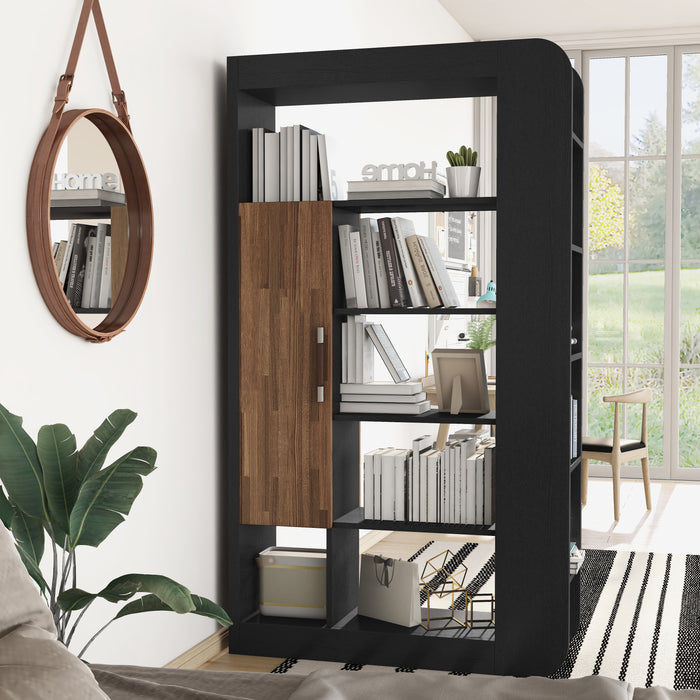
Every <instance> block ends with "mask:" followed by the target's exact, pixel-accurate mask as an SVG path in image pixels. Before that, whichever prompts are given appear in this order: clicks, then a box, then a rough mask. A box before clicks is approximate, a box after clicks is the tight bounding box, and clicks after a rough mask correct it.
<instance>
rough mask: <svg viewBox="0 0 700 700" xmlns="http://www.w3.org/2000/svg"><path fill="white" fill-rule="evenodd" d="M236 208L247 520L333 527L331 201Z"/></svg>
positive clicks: (243, 501) (243, 499)
mask: <svg viewBox="0 0 700 700" xmlns="http://www.w3.org/2000/svg"><path fill="white" fill-rule="evenodd" d="M239 212H240V256H239V267H240V299H239V309H240V315H239V329H240V354H239V369H240V384H239V386H240V436H241V439H240V503H241V506H240V517H241V523H245V524H251V525H289V526H297V527H324V528H328V527H331V524H332V523H331V521H332V512H333V509H332V474H331V470H332V447H333V446H332V396H331V382H330V367H331V359H330V358H331V348H332V337H331V334H332V326H333V324H332V317H333V299H332V297H333V295H332V270H333V252H332V251H333V247H332V230H333V221H332V205H331V204H330V202H279V203H277V202H274V203H265V204H257V203H256V204H247V203H246V204H241V205H240V209H239ZM318 328H323V330H324V341H325V342H324V346H325V348H324V353H323V359H322V360H320V362H321V363H322V365H323V370H324V372H323V375H324V378H325V382H324V383H325V386H324V400H323V402H319V401H318V398H317V386H318V364H319V359H318V358H319V353H318V348H317V329H318Z"/></svg>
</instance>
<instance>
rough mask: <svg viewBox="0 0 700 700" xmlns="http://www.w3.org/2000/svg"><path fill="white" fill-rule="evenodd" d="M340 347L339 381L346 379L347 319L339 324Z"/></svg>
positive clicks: (345, 380)
mask: <svg viewBox="0 0 700 700" xmlns="http://www.w3.org/2000/svg"><path fill="white" fill-rule="evenodd" d="M340 347H341V365H340V377H341V379H340V381H341V382H347V381H348V321H343V323H342V324H341V326H340Z"/></svg>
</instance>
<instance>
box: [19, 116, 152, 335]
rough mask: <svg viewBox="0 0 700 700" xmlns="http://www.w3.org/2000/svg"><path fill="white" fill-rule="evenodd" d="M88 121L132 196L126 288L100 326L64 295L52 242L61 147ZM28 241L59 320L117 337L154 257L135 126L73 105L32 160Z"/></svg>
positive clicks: (77, 330) (74, 328)
mask: <svg viewBox="0 0 700 700" xmlns="http://www.w3.org/2000/svg"><path fill="white" fill-rule="evenodd" d="M79 119H88V120H89V121H90V122H92V124H94V125H95V126H96V127H97V128H98V129H99V130H100V132H101V133H102V135H103V136H104V138H105V140H106V141H107V143H108V144H109V146H110V148H111V149H112V152H113V153H114V157H115V159H116V161H117V165H118V167H119V171H120V173H121V176H122V181H123V183H124V193H125V195H126V207H127V220H128V227H129V243H128V249H127V258H126V267H125V270H124V278H123V281H122V285H121V288H120V290H119V292H118V294H117V295H116V297H115V298H114V300H113V302H112V308H111V310H110V311H109V313H108V314H107V316H106V317H105V318H104V320H103V321H102V322H101V323H99V324H98V325H97V326H96V327H95V328H90V326H88V325H86V324H85V323H83V322H82V321H81V320H80V318H78V316H77V314H76V313H75V311H73V308H72V307H71V305H70V304H69V302H68V299H67V298H66V295H65V294H64V293H63V289H62V285H61V283H60V281H59V277H58V272H57V270H56V265H55V263H54V259H53V252H52V245H51V188H52V183H53V173H54V169H55V167H56V160H57V158H58V154H59V151H60V149H61V146H62V144H63V141H64V140H65V138H66V136H67V135H68V131H69V130H70V128H71V127H72V126H73V125H74V124H75V123H76V122H77V121H78V120H79ZM27 239H28V243H29V254H30V257H31V261H32V267H33V269H34V276H35V277H36V281H37V284H38V286H39V290H40V292H41V295H42V297H43V298H44V301H45V302H46V305H47V306H48V307H49V310H50V311H51V313H52V314H53V316H54V318H55V319H56V320H57V321H58V322H59V323H60V324H61V325H62V326H63V327H64V328H65V329H66V330H67V331H70V332H71V333H74V334H75V335H78V336H80V337H81V338H85V339H86V340H89V341H91V342H95V343H101V342H104V341H107V340H111V339H112V338H113V337H114V336H115V335H117V334H118V333H121V332H122V331H123V330H124V329H125V328H126V326H127V325H128V324H129V322H130V321H131V319H132V318H133V317H134V315H135V314H136V312H137V310H138V308H139V306H140V305H141V301H142V299H143V296H144V294H145V291H146V286H147V284H148V277H149V273H150V269H151V258H152V255H153V208H152V204H151V192H150V187H149V185H148V178H147V176H146V169H145V167H144V164H143V160H142V159H141V155H140V153H139V151H138V148H137V147H136V143H135V141H134V139H133V137H132V135H131V132H130V131H129V129H128V128H127V127H126V126H125V125H124V123H123V122H122V121H121V120H120V119H119V118H118V117H116V116H115V115H114V114H112V113H111V112H108V111H106V110H103V109H71V110H68V111H66V112H64V113H63V114H62V115H61V119H60V122H59V124H58V129H57V130H54V129H52V128H49V129H47V130H46V132H45V133H44V135H43V137H42V139H41V141H40V142H39V146H38V148H37V151H36V154H35V156H34V161H33V163H32V168H31V172H30V175H29V188H28V191H27Z"/></svg>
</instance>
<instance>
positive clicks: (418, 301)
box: [391, 216, 428, 306]
mask: <svg viewBox="0 0 700 700" xmlns="http://www.w3.org/2000/svg"><path fill="white" fill-rule="evenodd" d="M391 228H392V230H393V232H394V240H395V241H396V251H397V253H398V256H399V260H400V261H401V268H402V269H403V273H404V278H405V280H406V287H407V288H408V295H409V297H410V298H411V306H427V305H428V302H427V301H426V300H425V295H424V294H423V289H422V287H421V286H420V282H419V281H418V277H417V276H416V268H415V267H414V266H413V258H412V257H411V254H410V253H409V252H408V246H407V245H406V237H407V236H415V235H416V228H415V226H414V224H413V221H411V220H410V219H406V218H404V217H402V216H394V217H392V219H391Z"/></svg>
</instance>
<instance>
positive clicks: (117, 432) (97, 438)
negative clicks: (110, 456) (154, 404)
mask: <svg viewBox="0 0 700 700" xmlns="http://www.w3.org/2000/svg"><path fill="white" fill-rule="evenodd" d="M134 418H136V413H134V412H133V411H130V410H129V409H128V408H119V409H117V410H116V411H113V412H112V413H110V414H109V416H108V417H107V418H105V420H104V421H103V422H102V424H101V425H100V427H99V428H97V430H95V432H94V433H93V434H92V435H91V436H90V438H89V439H88V441H87V442H86V443H85V444H84V445H83V447H82V448H81V449H80V452H79V453H78V479H79V480H80V481H84V480H85V479H88V478H89V477H91V476H92V475H93V474H95V473H96V472H98V471H99V470H100V469H102V466H103V465H104V463H105V459H106V458H107V453H108V452H109V450H110V448H111V447H112V445H114V443H115V442H116V441H117V440H118V439H119V437H120V436H121V434H122V433H123V432H124V430H126V428H127V426H128V425H129V424H130V423H131V422H133V420H134Z"/></svg>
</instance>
